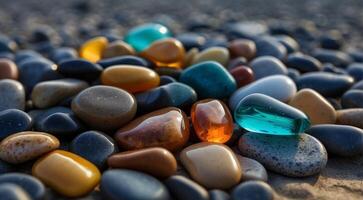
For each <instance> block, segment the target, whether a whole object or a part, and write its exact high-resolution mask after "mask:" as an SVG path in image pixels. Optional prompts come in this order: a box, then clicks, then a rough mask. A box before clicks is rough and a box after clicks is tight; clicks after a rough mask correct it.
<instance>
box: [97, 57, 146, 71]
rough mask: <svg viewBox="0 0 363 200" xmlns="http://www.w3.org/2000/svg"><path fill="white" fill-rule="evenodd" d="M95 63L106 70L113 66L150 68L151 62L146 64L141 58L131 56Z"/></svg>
mask: <svg viewBox="0 0 363 200" xmlns="http://www.w3.org/2000/svg"><path fill="white" fill-rule="evenodd" d="M97 63H98V64H99V65H101V66H102V67H103V68H108V67H111V66H114V65H135V66H142V67H147V68H151V64H150V63H151V62H148V61H147V60H145V59H143V58H141V57H137V56H131V55H129V56H117V57H113V58H107V59H102V60H100V61H99V62H97Z"/></svg>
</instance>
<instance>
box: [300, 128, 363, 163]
mask: <svg viewBox="0 0 363 200" xmlns="http://www.w3.org/2000/svg"><path fill="white" fill-rule="evenodd" d="M306 133H308V134H310V135H312V136H314V137H315V138H316V139H318V140H319V141H320V142H321V143H323V145H324V147H325V148H326V150H327V151H328V153H329V154H335V155H339V156H355V155H359V154H361V153H363V130H362V129H359V128H357V127H353V126H346V125H334V124H323V125H316V126H312V127H311V128H310V129H308V130H307V131H306Z"/></svg>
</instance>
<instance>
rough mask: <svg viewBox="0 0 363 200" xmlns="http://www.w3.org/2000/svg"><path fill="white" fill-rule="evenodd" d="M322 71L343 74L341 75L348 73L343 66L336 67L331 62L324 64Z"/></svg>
mask: <svg viewBox="0 0 363 200" xmlns="http://www.w3.org/2000/svg"><path fill="white" fill-rule="evenodd" d="M322 71H323V72H331V73H334V74H341V75H344V74H347V72H346V71H345V70H344V69H343V68H339V67H336V66H334V65H333V64H331V63H326V64H324V65H323V69H322Z"/></svg>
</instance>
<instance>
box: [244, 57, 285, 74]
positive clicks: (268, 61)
mask: <svg viewBox="0 0 363 200" xmlns="http://www.w3.org/2000/svg"><path fill="white" fill-rule="evenodd" d="M250 67H251V69H252V71H253V74H254V77H255V79H256V80H258V79H261V78H264V77H267V76H272V75H286V74H287V68H286V66H285V64H284V63H282V62H281V61H280V60H279V59H277V58H275V57H272V56H261V57H257V58H255V59H254V60H252V61H251V63H250Z"/></svg>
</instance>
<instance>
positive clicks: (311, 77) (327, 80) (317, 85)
mask: <svg viewBox="0 0 363 200" xmlns="http://www.w3.org/2000/svg"><path fill="white" fill-rule="evenodd" d="M353 83H354V79H353V78H352V77H350V76H347V75H337V74H333V73H329V72H309V73H306V74H303V75H302V76H300V77H299V78H298V79H297V80H296V85H297V87H298V89H299V90H300V89H303V88H311V89H313V90H315V91H317V92H318V93H320V94H321V95H323V96H324V97H339V96H341V95H342V94H343V93H344V92H345V91H347V90H348V89H349V88H350V87H351V86H352V85H353Z"/></svg>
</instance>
